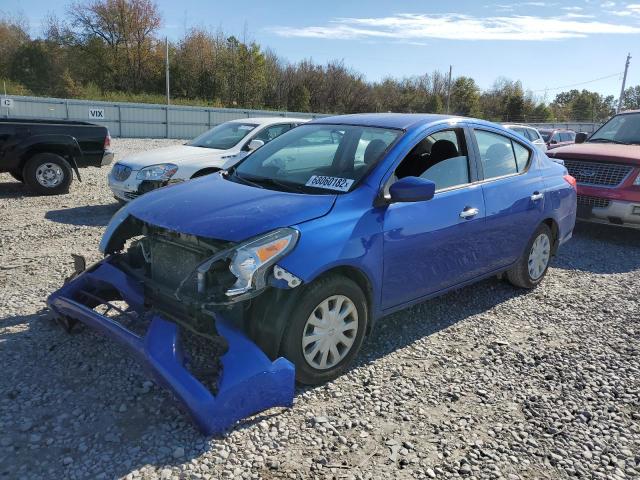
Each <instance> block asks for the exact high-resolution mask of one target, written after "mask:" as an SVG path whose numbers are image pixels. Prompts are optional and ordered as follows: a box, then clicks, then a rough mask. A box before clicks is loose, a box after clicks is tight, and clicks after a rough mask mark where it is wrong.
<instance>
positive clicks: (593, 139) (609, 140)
mask: <svg viewBox="0 0 640 480" xmlns="http://www.w3.org/2000/svg"><path fill="white" fill-rule="evenodd" d="M598 142H601V143H617V144H619V145H629V144H628V143H627V142H620V141H618V140H611V139H610V138H592V139H589V143H598Z"/></svg>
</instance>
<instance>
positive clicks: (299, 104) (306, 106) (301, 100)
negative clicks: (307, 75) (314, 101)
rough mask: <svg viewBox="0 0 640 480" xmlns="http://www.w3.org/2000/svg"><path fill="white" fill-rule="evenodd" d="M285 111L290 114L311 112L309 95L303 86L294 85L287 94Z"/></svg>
mask: <svg viewBox="0 0 640 480" xmlns="http://www.w3.org/2000/svg"><path fill="white" fill-rule="evenodd" d="M287 110H290V111H292V112H308V111H310V110H311V94H310V93H309V90H308V89H307V87H305V86H304V85H294V86H293V88H292V89H291V91H290V92H289V103H288V105H287Z"/></svg>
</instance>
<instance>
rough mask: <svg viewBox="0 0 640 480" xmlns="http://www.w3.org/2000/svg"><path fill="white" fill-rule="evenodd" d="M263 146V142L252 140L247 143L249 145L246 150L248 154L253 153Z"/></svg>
mask: <svg viewBox="0 0 640 480" xmlns="http://www.w3.org/2000/svg"><path fill="white" fill-rule="evenodd" d="M263 145H264V142H263V141H262V140H258V139H256V138H254V139H253V140H251V141H250V142H249V145H247V150H249V151H250V152H253V151H254V150H257V149H259V148H260V147H261V146H263Z"/></svg>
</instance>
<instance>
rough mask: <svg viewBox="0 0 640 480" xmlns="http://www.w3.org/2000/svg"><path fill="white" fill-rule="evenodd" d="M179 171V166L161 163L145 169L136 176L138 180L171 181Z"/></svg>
mask: <svg viewBox="0 0 640 480" xmlns="http://www.w3.org/2000/svg"><path fill="white" fill-rule="evenodd" d="M177 171H178V166H177V165H175V164H173V163H160V164H158V165H151V166H149V167H144V168H143V169H141V170H140V171H139V172H138V174H137V175H136V179H138V180H169V179H170V178H171V177H172V176H173V175H175V173H176V172H177Z"/></svg>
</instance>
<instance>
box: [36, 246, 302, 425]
mask: <svg viewBox="0 0 640 480" xmlns="http://www.w3.org/2000/svg"><path fill="white" fill-rule="evenodd" d="M96 287H97V288H103V287H107V288H109V287H111V288H114V289H116V290H117V291H118V292H119V293H120V295H121V296H122V298H123V299H124V300H125V301H126V302H127V303H128V304H129V306H130V307H131V309H132V310H134V311H136V312H137V313H138V314H144V297H143V293H142V286H141V285H140V283H138V282H137V281H135V280H133V279H132V278H131V277H129V276H127V275H126V274H125V273H124V272H122V271H121V270H119V269H117V268H115V267H114V266H112V265H111V264H110V263H109V262H108V259H106V260H104V261H102V262H101V263H99V264H98V265H97V266H95V267H93V268H92V269H90V270H88V271H86V272H84V273H82V274H80V275H79V276H78V277H76V278H74V279H73V280H72V281H71V282H69V283H67V284H66V285H64V286H63V287H62V288H61V289H60V290H57V291H56V292H54V293H52V294H51V296H50V297H49V299H48V304H49V307H50V308H51V309H52V310H53V311H54V312H55V313H56V314H57V315H61V316H65V317H68V318H72V319H75V320H78V321H80V322H83V323H84V324H86V325H88V326H90V327H92V328H94V329H95V330H98V331H100V332H101V333H103V334H105V335H106V336H108V337H110V338H112V339H114V340H116V341H117V342H119V343H120V344H121V345H123V346H124V347H126V348H127V349H128V350H129V351H130V352H131V353H132V354H133V355H134V356H135V357H136V358H137V360H138V361H139V362H140V363H141V364H142V365H143V366H144V367H145V368H146V370H147V371H148V372H149V374H150V375H151V376H152V377H153V378H154V379H155V380H156V381H157V382H158V383H159V384H161V385H162V386H164V387H165V388H167V389H169V390H170V391H171V392H173V394H174V395H175V396H176V398H177V399H178V400H179V401H180V402H181V403H182V404H183V405H184V407H185V408H186V409H187V411H188V412H189V414H190V415H191V417H192V418H193V420H194V422H195V423H196V424H197V425H198V427H199V428H200V430H201V431H202V432H203V433H204V434H206V435H218V434H220V433H222V432H224V431H225V430H227V429H228V428H230V427H231V426H233V425H234V424H235V422H237V421H238V420H240V419H242V418H244V417H247V416H249V415H253V414H255V413H258V412H260V411H262V410H265V409H267V408H271V407H276V406H281V407H290V406H291V405H292V403H293V392H294V381H295V380H294V379H295V371H294V367H293V365H292V364H291V362H289V361H288V360H287V359H285V358H278V359H277V360H276V361H274V362H271V360H270V359H269V358H268V357H267V356H266V355H265V354H264V352H262V350H260V349H259V348H258V347H257V346H256V345H255V344H254V343H253V342H252V341H251V340H249V339H248V338H247V337H246V336H245V335H244V334H243V333H241V332H240V331H239V330H237V329H236V328H234V327H233V326H232V325H230V324H229V323H228V322H227V321H226V320H225V319H224V318H222V317H220V316H216V320H215V321H216V327H217V330H218V333H219V334H220V335H221V336H223V337H224V338H225V339H226V340H227V343H228V346H229V349H228V351H227V352H226V353H225V354H224V355H223V356H222V358H221V363H222V372H221V375H220V376H219V380H218V393H217V395H215V396H214V395H213V394H212V393H211V392H210V391H209V390H208V389H207V388H206V387H205V386H204V385H203V384H202V383H200V382H199V381H198V380H197V379H196V378H195V377H193V376H192V375H191V374H190V373H189V371H188V370H187V369H186V368H185V367H184V356H183V353H182V351H181V348H180V342H179V331H178V328H177V325H176V324H175V323H172V322H169V321H167V320H164V319H163V318H162V317H160V316H159V315H154V316H153V317H152V320H151V324H150V326H149V328H148V330H147V332H146V334H145V335H144V336H138V335H136V334H134V333H133V332H131V331H129V330H127V329H126V328H125V327H124V326H122V325H121V324H120V323H118V322H116V321H114V320H113V319H111V318H109V317H107V316H104V315H102V314H100V313H98V312H96V311H95V310H93V309H92V308H90V307H89V306H87V305H85V304H83V303H82V301H81V299H86V298H90V297H87V296H86V295H84V292H91V291H95V289H96Z"/></svg>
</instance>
